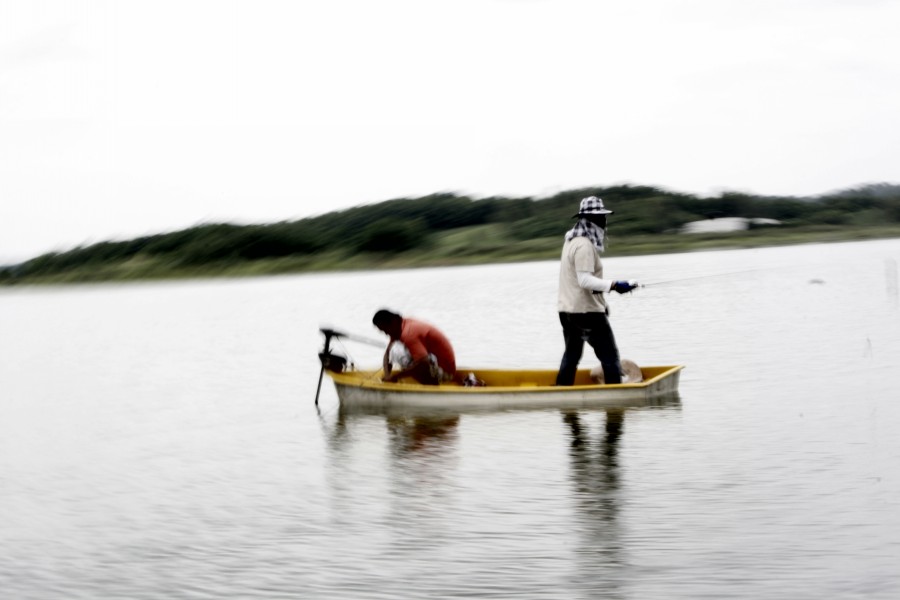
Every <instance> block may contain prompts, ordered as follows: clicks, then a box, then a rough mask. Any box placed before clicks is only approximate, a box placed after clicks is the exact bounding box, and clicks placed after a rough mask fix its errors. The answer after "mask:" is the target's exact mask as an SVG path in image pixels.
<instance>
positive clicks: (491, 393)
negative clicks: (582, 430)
mask: <svg viewBox="0 0 900 600" xmlns="http://www.w3.org/2000/svg"><path fill="white" fill-rule="evenodd" d="M683 368H684V367H683V366H682V365H669V366H653V367H649V366H648V367H642V368H641V373H642V374H643V381H641V382H638V383H618V384H599V385H598V384H595V383H593V381H592V380H591V375H590V371H589V370H587V369H581V370H579V371H578V374H577V376H576V378H575V385H572V386H556V385H554V384H555V381H556V373H557V371H556V370H549V369H546V370H502V369H459V371H460V372H461V373H474V375H475V377H476V378H477V379H480V380H481V381H483V382H484V384H485V385H484V386H479V387H466V386H463V385H460V384H457V383H444V384H441V385H422V384H419V383H416V382H414V381H412V380H404V381H400V382H397V383H385V382H383V381H381V370H377V371H370V370H353V369H351V370H347V371H342V372H338V371H336V370H330V369H326V370H327V372H328V375H329V377H331V379H332V381H333V382H334V386H335V389H336V390H337V395H338V399H339V400H340V402H341V406H342V407H346V408H368V409H390V408H405V407H409V408H433V409H471V408H484V409H502V408H528V407H560V408H580V407H608V406H637V405H642V404H651V403H654V402H658V401H665V400H668V399H671V398H673V397H675V396H677V394H678V380H679V377H680V373H681V370H682V369H683Z"/></svg>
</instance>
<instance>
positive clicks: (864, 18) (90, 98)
mask: <svg viewBox="0 0 900 600" xmlns="http://www.w3.org/2000/svg"><path fill="white" fill-rule="evenodd" d="M898 23H900V0H885V1H877V0H753V1H752V2H749V1H746V0H631V1H629V2H623V1H617V2H610V1H605V0H378V1H375V0H318V1H313V0H310V1H304V0H285V1H273V0H246V1H244V0H174V1H166V0H154V1H152V2H150V1H142V2H138V1H131V0H108V1H100V0H96V1H88V0H58V1H53V0H43V1H41V2H35V1H33V0H0V264H2V263H3V262H11V261H15V260H20V259H26V258H30V257H33V256H35V255H37V254H40V253H43V252H45V251H49V250H55V249H68V248H70V247H73V246H75V245H78V244H86V243H92V242H97V241H102V240H106V239H127V238H130V237H135V236H137V235H141V234H145V233H158V232H161V231H170V230H174V229H180V228H184V227H189V226H192V225H195V224H197V223H200V222H207V221H233V222H240V223H247V222H271V221H279V220H285V219H295V218H301V217H304V216H310V215H314V214H321V213H324V212H328V211H331V210H334V209H338V208H344V207H348V206H355V205H359V204H368V203H374V202H380V201H382V200H388V199H391V198H397V197H415V196H421V195H425V194H429V193H432V192H438V191H457V192H461V193H467V194H471V195H473V196H476V197H484V196H491V195H515V196H536V197H540V196H546V195H549V194H552V193H554V192H556V191H559V190H563V189H571V188H575V187H582V186H590V185H611V184H617V183H634V184H646V185H657V186H660V187H664V188H667V189H672V190H676V191H683V192H691V193H697V194H702V195H714V194H718V193H720V192H721V191H723V190H740V191H747V192H752V193H758V194H789V195H813V194H820V193H824V192H828V191H832V190H836V189H842V188H846V187H851V186H854V185H858V184H863V183H872V182H885V181H887V182H892V183H898V182H900V175H898V165H900V160H898V158H900V127H898V124H900V123H898V121H900V111H898V107H900V36H898V35H897V24H898Z"/></svg>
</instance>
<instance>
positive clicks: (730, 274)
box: [628, 269, 764, 287]
mask: <svg viewBox="0 0 900 600" xmlns="http://www.w3.org/2000/svg"><path fill="white" fill-rule="evenodd" d="M763 270H764V269H746V270H744V271H732V272H730V273H716V274H714V275H697V276H696V277H680V278H678V279H666V280H664V281H653V282H650V283H637V282H636V281H633V280H632V281H629V282H628V283H635V284H637V287H648V286H653V287H655V286H657V285H668V284H670V283H682V282H685V281H696V280H697V279H712V278H714V277H730V276H732V275H740V274H742V273H752V272H754V271H763Z"/></svg>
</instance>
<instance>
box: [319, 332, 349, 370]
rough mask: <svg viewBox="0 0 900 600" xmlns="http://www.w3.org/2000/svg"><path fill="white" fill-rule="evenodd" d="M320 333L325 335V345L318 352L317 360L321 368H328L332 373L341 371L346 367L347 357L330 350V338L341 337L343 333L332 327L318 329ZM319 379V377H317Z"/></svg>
mask: <svg viewBox="0 0 900 600" xmlns="http://www.w3.org/2000/svg"><path fill="white" fill-rule="evenodd" d="M319 331H321V332H322V335H324V336H325V347H324V348H323V349H322V351H321V352H319V361H320V362H321V363H322V370H323V371H324V370H325V369H328V370H329V371H331V372H333V373H343V372H344V369H346V368H347V357H346V356H343V355H342V354H335V353H333V352H332V350H331V338H333V337H341V336H343V335H344V334H342V333H340V332H338V331H335V330H334V329H320V330H319ZM319 379H320V381H321V377H320V378H319Z"/></svg>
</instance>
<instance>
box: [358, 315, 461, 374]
mask: <svg viewBox="0 0 900 600" xmlns="http://www.w3.org/2000/svg"><path fill="white" fill-rule="evenodd" d="M372 323H373V324H374V325H375V327H377V328H378V329H380V330H381V331H382V332H384V333H386V334H387V335H388V336H389V337H390V338H391V339H390V341H389V342H388V346H387V348H386V349H385V351H384V361H383V363H384V376H383V377H382V380H383V381H397V380H399V379H401V378H403V377H412V378H413V379H415V380H416V381H418V382H419V383H423V384H425V385H438V384H440V383H441V382H443V381H452V380H454V379H456V355H455V354H454V353H453V346H451V345H450V340H448V339H447V336H445V335H444V334H443V333H441V331H440V330H439V329H438V328H437V327H435V326H433V325H429V324H428V323H426V322H424V321H419V320H418V319H411V318H409V317H401V316H400V315H398V314H397V313H394V312H391V311H389V310H384V309H382V310H379V311H378V312H376V313H375V316H374V317H372ZM395 361H396V362H398V363H399V365H400V369H399V370H397V371H394V368H393V363H394V362H395Z"/></svg>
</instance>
